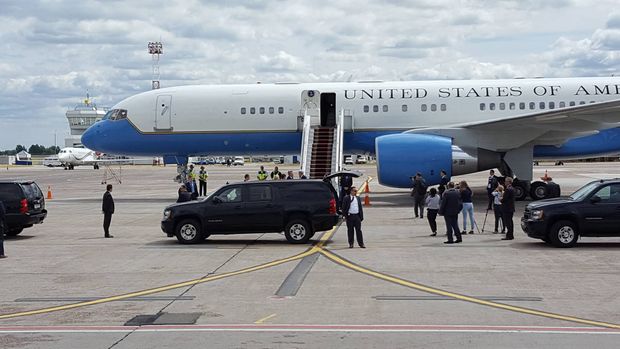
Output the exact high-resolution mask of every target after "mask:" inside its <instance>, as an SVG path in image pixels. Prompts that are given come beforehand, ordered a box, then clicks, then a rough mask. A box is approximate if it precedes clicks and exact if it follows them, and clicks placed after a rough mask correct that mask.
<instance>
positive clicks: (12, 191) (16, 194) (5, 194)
mask: <svg viewBox="0 0 620 349" xmlns="http://www.w3.org/2000/svg"><path fill="white" fill-rule="evenodd" d="M0 197H1V198H3V199H5V200H6V199H18V198H21V197H22V193H21V190H19V186H17V185H16V184H13V183H1V184H0Z"/></svg>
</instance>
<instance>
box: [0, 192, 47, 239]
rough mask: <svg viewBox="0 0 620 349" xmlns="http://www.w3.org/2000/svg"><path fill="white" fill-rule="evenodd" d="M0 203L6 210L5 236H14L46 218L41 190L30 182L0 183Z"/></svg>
mask: <svg viewBox="0 0 620 349" xmlns="http://www.w3.org/2000/svg"><path fill="white" fill-rule="evenodd" d="M0 201H2V203H3V204H4V207H5V208H6V225H7V230H6V235H9V236H15V235H17V234H19V233H21V232H22V230H24V228H29V227H32V226H33V225H34V224H40V223H43V220H44V219H45V217H46V216H47V210H46V209H45V198H43V192H41V188H39V186H38V185H37V184H36V183H35V182H32V181H4V180H3V181H0Z"/></svg>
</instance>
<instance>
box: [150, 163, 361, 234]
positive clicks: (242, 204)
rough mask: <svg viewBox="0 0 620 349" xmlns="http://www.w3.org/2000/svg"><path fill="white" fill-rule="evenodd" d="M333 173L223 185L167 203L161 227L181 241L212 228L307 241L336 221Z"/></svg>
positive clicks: (226, 232)
mask: <svg viewBox="0 0 620 349" xmlns="http://www.w3.org/2000/svg"><path fill="white" fill-rule="evenodd" d="M346 173H348V174H351V173H352V172H346ZM337 175H338V174H337ZM337 175H331V176H327V177H326V178H325V179H324V180H290V181H263V182H261V181H251V182H243V183H234V184H230V185H226V186H224V187H222V188H220V189H218V190H217V191H216V192H215V193H213V194H212V195H211V196H209V197H208V198H206V199H204V200H202V201H194V202H186V203H180V204H174V205H170V206H168V207H166V209H165V210H164V216H163V219H162V222H161V229H162V231H163V232H164V233H166V234H167V235H168V237H172V236H176V237H177V239H178V240H179V242H181V243H183V244H195V243H198V242H200V241H202V240H204V239H206V238H207V237H209V235H213V234H240V233H269V232H282V231H284V235H285V236H286V239H287V240H288V241H289V242H290V243H307V242H308V240H310V238H311V237H312V236H313V235H314V233H315V232H317V231H324V230H329V229H331V228H332V227H333V226H334V225H336V224H337V223H338V214H337V200H336V199H337V193H336V190H335V189H334V187H333V186H332V185H331V183H330V180H331V178H333V177H336V176H337ZM352 175H353V176H355V177H358V176H359V174H357V173H353V174H352Z"/></svg>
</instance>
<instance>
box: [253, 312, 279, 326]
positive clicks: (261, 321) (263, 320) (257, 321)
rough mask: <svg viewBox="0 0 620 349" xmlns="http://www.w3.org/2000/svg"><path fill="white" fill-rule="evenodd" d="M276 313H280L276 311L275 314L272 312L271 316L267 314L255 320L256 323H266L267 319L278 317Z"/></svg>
mask: <svg viewBox="0 0 620 349" xmlns="http://www.w3.org/2000/svg"><path fill="white" fill-rule="evenodd" d="M276 315H278V314H275V313H274V314H271V315H269V316H265V317H264V318H262V319H259V320H256V321H254V323H255V324H257V325H260V324H262V323H264V322H265V321H267V320H269V319H271V318H274V317H276Z"/></svg>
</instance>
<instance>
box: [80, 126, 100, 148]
mask: <svg viewBox="0 0 620 349" xmlns="http://www.w3.org/2000/svg"><path fill="white" fill-rule="evenodd" d="M100 128H101V125H98V124H97V123H96V124H94V125H92V126H91V127H89V128H88V129H87V130H86V132H84V134H82V145H84V147H86V148H88V149H91V150H96V149H97V147H98V142H97V140H98V139H99V137H100V135H101V130H100Z"/></svg>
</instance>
